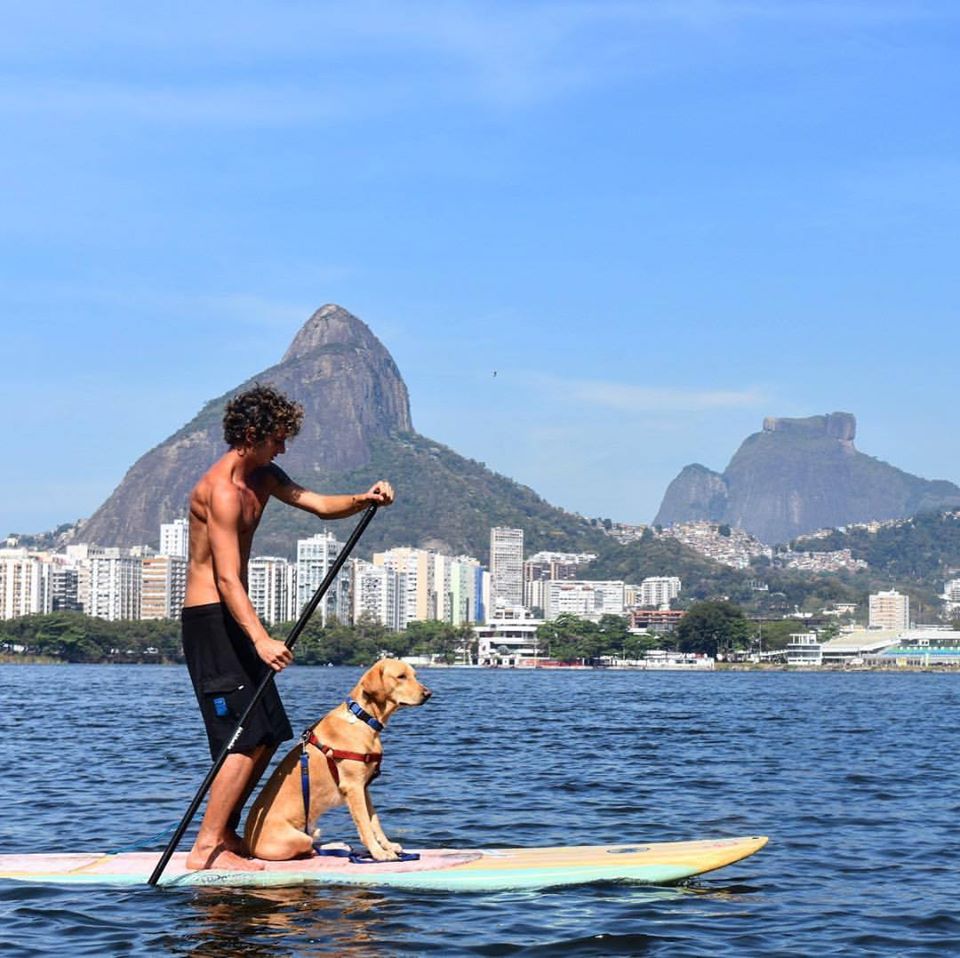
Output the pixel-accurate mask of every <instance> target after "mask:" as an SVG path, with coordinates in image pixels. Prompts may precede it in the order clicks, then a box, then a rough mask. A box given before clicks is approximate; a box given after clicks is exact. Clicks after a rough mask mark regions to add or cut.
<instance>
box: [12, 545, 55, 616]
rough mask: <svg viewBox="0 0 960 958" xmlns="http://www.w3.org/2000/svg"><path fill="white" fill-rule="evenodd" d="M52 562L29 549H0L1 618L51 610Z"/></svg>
mask: <svg viewBox="0 0 960 958" xmlns="http://www.w3.org/2000/svg"><path fill="white" fill-rule="evenodd" d="M50 572H51V566H50V563H49V562H44V561H43V560H42V559H41V558H40V557H39V556H36V555H30V553H29V552H27V550H26V549H0V619H16V618H19V617H20V616H21V615H32V614H34V613H38V612H49V611H50V610H51V598H50V595H51V593H50Z"/></svg>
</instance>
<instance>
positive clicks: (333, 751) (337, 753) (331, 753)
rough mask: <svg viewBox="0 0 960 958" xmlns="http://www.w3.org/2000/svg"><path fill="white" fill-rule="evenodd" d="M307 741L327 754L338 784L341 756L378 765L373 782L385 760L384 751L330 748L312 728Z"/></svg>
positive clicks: (328, 763)
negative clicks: (338, 761) (338, 764)
mask: <svg viewBox="0 0 960 958" xmlns="http://www.w3.org/2000/svg"><path fill="white" fill-rule="evenodd" d="M306 742H307V744H308V745H313V746H315V747H316V748H318V749H320V751H321V752H323V754H324V755H325V756H326V758H327V766H328V767H329V769H330V774H331V775H332V776H333V780H334V782H336V784H337V785H339V784H340V772H339V770H338V769H337V760H338V759H341V758H345V759H349V760H350V761H351V762H363V764H364V765H376V766H377V767H376V769H374V772H373V778H371V779H370V781H371V782H372V781H373V779H374V778H376V777H377V776H378V775H379V774H380V763H381V762H382V761H383V752H344V751H342V750H341V749H338V748H330V746H329V745H324V744H323V742H321V741H320V740H319V739H318V738H317V737H316V735H314V734H313V730H312V729H311V731H310V734H309V735H308V736H307V739H306Z"/></svg>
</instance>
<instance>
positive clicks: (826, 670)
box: [0, 653, 960, 675]
mask: <svg viewBox="0 0 960 958" xmlns="http://www.w3.org/2000/svg"><path fill="white" fill-rule="evenodd" d="M295 664H298V665H299V667H300V668H303V669H327V668H332V667H334V666H330V665H305V664H303V663H295ZM3 665H61V666H62V665H94V666H96V665H115V666H121V667H126V668H129V667H135V666H138V665H165V666H176V667H179V666H182V665H183V663H182V662H175V661H172V660H162V661H157V662H129V661H113V662H65V661H64V660H63V659H58V658H55V657H53V656H46V655H12V654H10V653H2V654H0V666H3ZM335 667H336V668H362V666H359V665H342V666H335ZM417 668H418V669H456V670H459V671H473V672H479V671H484V672H610V673H622V672H644V673H650V672H653V673H657V672H670V673H672V674H676V673H687V674H696V675H709V674H710V673H716V672H775V673H793V674H800V673H803V674H805V675H815V674H831V675H835V674H837V673H855V672H871V673H889V674H902V673H905V672H911V673H917V672H919V673H923V672H930V673H938V674H956V675H960V667H958V666H949V665H930V666H899V667H898V666H889V667H882V668H869V667H864V666H857V667H855V668H844V667H842V666H821V667H819V668H804V667H802V666H800V667H798V666H794V667H790V666H786V665H757V664H755V663H726V662H721V663H718V664H717V665H716V666H715V667H714V668H712V669H703V668H690V667H683V666H681V667H679V668H668V667H664V666H655V667H653V668H638V667H629V666H628V667H619V668H611V667H609V666H603V667H597V666H592V665H572V666H535V667H534V666H486V665H443V664H442V663H437V664H435V665H427V664H425V663H420V664H418V665H417Z"/></svg>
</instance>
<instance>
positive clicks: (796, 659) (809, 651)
mask: <svg viewBox="0 0 960 958" xmlns="http://www.w3.org/2000/svg"><path fill="white" fill-rule="evenodd" d="M822 664H823V650H822V647H821V645H820V640H819V638H818V637H817V633H816V632H794V633H793V634H792V635H791V636H790V638H789V640H788V641H787V665H800V666H819V665H822Z"/></svg>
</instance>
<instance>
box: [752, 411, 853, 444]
mask: <svg viewBox="0 0 960 958" xmlns="http://www.w3.org/2000/svg"><path fill="white" fill-rule="evenodd" d="M763 431H764V432H780V433H788V434H790V435H791V436H798V437H799V436H802V437H804V438H807V439H838V440H840V441H841V442H849V443H852V442H853V440H854V439H855V438H856V435H857V417H856V416H854V415H853V413H849V412H832V413H829V414H827V415H824V416H808V417H807V418H806V419H785V418H782V417H777V416H767V417H766V419H764V420H763Z"/></svg>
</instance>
